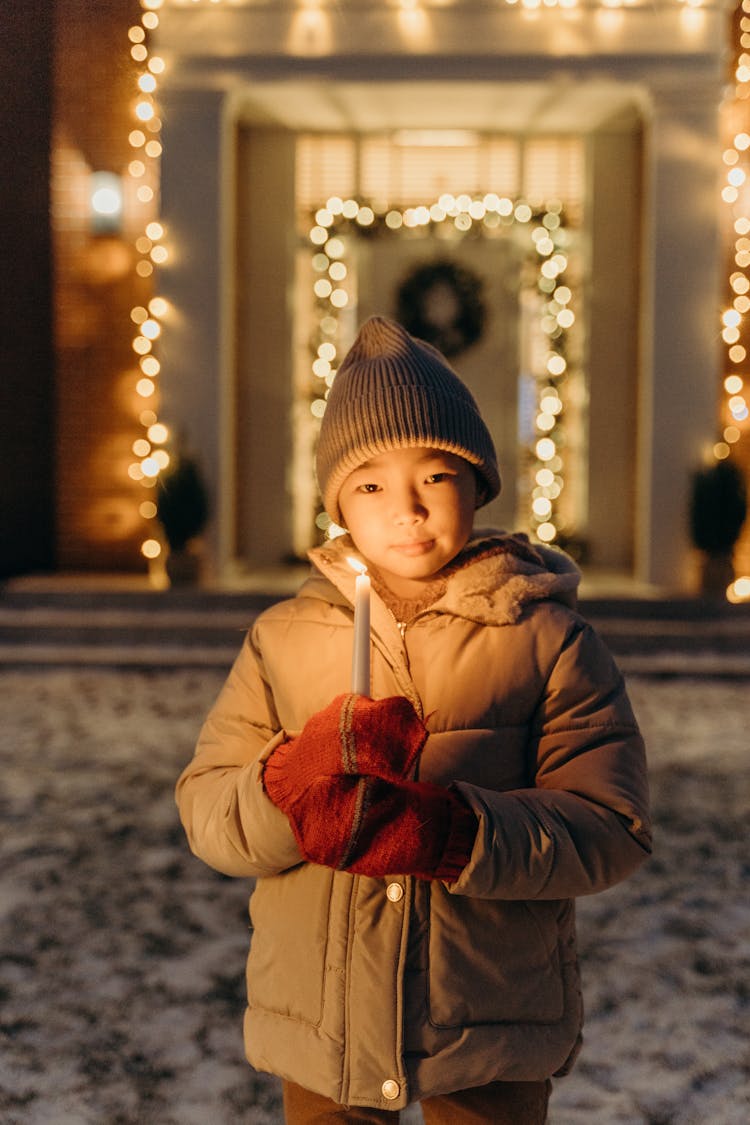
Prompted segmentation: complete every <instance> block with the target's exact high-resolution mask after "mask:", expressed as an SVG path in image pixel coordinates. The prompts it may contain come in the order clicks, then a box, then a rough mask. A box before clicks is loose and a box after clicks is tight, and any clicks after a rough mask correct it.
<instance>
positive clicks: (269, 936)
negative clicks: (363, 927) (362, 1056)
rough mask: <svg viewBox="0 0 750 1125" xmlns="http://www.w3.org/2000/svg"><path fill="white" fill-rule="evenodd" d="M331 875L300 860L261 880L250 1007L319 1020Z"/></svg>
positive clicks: (250, 963)
mask: <svg viewBox="0 0 750 1125" xmlns="http://www.w3.org/2000/svg"><path fill="white" fill-rule="evenodd" d="M333 875H334V873H333V871H329V870H328V869H327V868H325V867H316V868H315V869H312V868H311V867H310V865H309V864H301V865H300V866H299V867H295V868H292V869H291V870H289V871H285V872H284V873H283V874H281V875H274V876H271V877H269V878H264V879H259V880H258V881H257V883H256V886H255V890H254V891H253V894H252V897H251V899H250V921H251V924H252V927H253V932H252V937H251V940H250V954H249V957H248V960H247V997H248V1004H249V1006H250V1007H251V1008H262V1009H263V1010H264V1011H267V1012H274V1013H276V1014H278V1015H282V1016H288V1017H289V1018H290V1019H296V1020H301V1021H303V1022H304V1023H309V1024H312V1025H313V1026H317V1025H318V1024H320V1022H321V1020H322V1016H323V987H324V977H325V971H324V970H325V964H326V945H327V937H328V921H329V912H330V905H331V886H332V882H333Z"/></svg>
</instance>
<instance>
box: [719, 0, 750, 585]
mask: <svg viewBox="0 0 750 1125" xmlns="http://www.w3.org/2000/svg"><path fill="white" fill-rule="evenodd" d="M748 46H750V0H742V4H741V7H740V8H739V9H738V11H737V12H736V14H735V18H734V22H733V42H732V44H731V48H732V50H733V51H734V53H735V57H736V66H735V72H734V76H735V85H734V90H733V91H732V94H731V97H730V98H729V99H728V100H727V104H726V107H725V108H726V121H727V126H726V129H725V133H726V135H725V136H724V138H723V143H724V149H723V152H722V157H721V159H722V164H723V165H724V168H725V173H724V186H723V188H722V191H721V197H722V200H723V201H724V203H725V204H726V205H727V206H728V207H729V208H730V214H731V228H730V229H731V230H732V231H733V233H734V235H735V239H734V247H733V249H734V260H733V262H732V264H731V266H730V272H729V278H728V293H729V294H730V300H731V305H730V306H729V307H728V308H726V309H724V311H723V312H722V314H721V338H722V340H723V342H724V344H725V345H726V348H727V353H726V354H727V361H728V363H729V364H731V365H732V366H735V367H736V366H739V365H742V364H744V363H745V361H746V359H747V349H746V346H745V343H744V342H743V337H744V338H745V340H746V339H747V334H748V325H747V323H746V320H745V318H746V316H747V314H748V312H750V299H749V298H748V294H749V293H750V277H748V270H750V238H749V237H748V236H749V235H750V194H749V193H748V173H750V131H748V130H747V129H745V128H738V124H739V122H740V120H742V121H743V123H744V122H747V121H748V119H749V118H750V112H749V109H748V107H749V106H750V54H748V53H747V50H746V48H747V47H748ZM745 378H746V376H745V373H744V372H743V373H740V372H736V371H732V372H730V373H728V374H725V375H724V384H723V385H724V392H725V395H726V397H725V399H724V401H723V403H722V406H721V415H722V422H721V425H722V431H721V437H720V438H719V440H718V441H716V443H715V444H714V447H713V455H714V457H715V458H716V460H717V461H723V460H726V459H727V458H728V457H729V456H731V455H732V453H733V451H734V450H736V449H738V446H739V443H740V442H741V441H742V439H743V438H744V437H745V436H746V435H747V433H748V430H750V422H749V421H748V419H749V417H750V410H749V409H748V398H747V397H746V394H745V393H743V392H745ZM727 598H728V600H729V601H730V602H742V601H748V600H750V577H748V576H746V575H745V576H741V577H739V578H737V579H736V580H735V581H734V582H733V583H732V584H731V585H730V586H729V589H728V590H727Z"/></svg>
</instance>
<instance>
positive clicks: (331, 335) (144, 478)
mask: <svg viewBox="0 0 750 1125" xmlns="http://www.w3.org/2000/svg"><path fill="white" fill-rule="evenodd" d="M472 2H473V0H472ZM164 3H165V0H140V6H141V9H142V15H141V18H140V21H139V23H138V24H136V25H134V26H133V27H131V28H129V30H128V50H129V54H130V57H131V59H132V60H133V62H134V63H135V64H136V65H137V68H138V69H137V75H136V80H135V90H134V97H133V104H132V123H131V126H130V132H129V138H128V139H129V143H130V146H131V147H132V149H133V150H134V151H133V159H132V160H131V162H130V165H129V168H128V173H129V176H130V178H131V180H132V183H133V187H134V189H135V190H134V192H133V195H134V197H135V199H136V200H137V201H138V203H139V204H140V205H141V206H142V207H143V208H144V210H147V211H149V212H151V211H152V210H153V209H154V207H155V205H156V203H157V188H156V185H157V184H158V161H159V158H160V156H161V151H162V150H161V143H160V140H159V133H160V129H161V121H160V118H159V110H158V102H157V97H158V83H159V79H160V77H161V76H162V75H163V74H164V72H165V61H164V59H163V58H161V56H158V55H155V54H153V53H152V52H151V49H150V44H149V33H151V32H153V31H154V30H155V29H156V28H157V27H158V26H159V12H160V10H161V9H162V8H163V6H164ZM242 3H243V0H171V4H172V5H173V6H175V7H182V8H185V9H187V8H198V7H209V6H210V7H214V8H220V7H222V6H224V7H226V6H227V5H235V6H236V5H240V6H241V5H242ZM461 3H462V0H455V6H456V7H457V8H460V6H461ZM499 3H500V4H504V5H505V6H507V7H509V8H513V7H516V8H520V9H523V10H526V11H530V12H533V11H534V10H538V9H540V8H542V7H544V9H552V8H557V9H559V10H560V11H561V15H562V16H565V14H566V12H567V11H568V10H573V11H572V13H571V14H572V16H574V17H575V15H576V12H575V10H576V9H578V8H579V6H580V0H499ZM647 5H650V0H598V6H600V7H601V8H603V9H605V10H607V9H625V8H639V7H646V6H647ZM333 6H336V2H335V0H314V2H313V0H297V3H291V4H290V7H292V8H296V9H297V10H299V11H306V10H308V9H311V8H313V7H315V8H320V9H321V10H322V9H324V8H327V7H333ZM677 6H678V7H682V8H684V9H686V11H687V10H688V9H690V10H692V9H696V8H700V7H701V6H702V3H701V0H678V4H677ZM394 7H395V8H396V13H397V14H398V10H399V9H400V12H401V13H402V14H406V15H410V14H414V13H427V12H429V11H430V10H431V9H435V10H438V9H442V8H444V7H445V0H400V3H399V4H398V5H396V6H394ZM743 9H744V10H745V11H750V0H744V2H743ZM403 26H404V27H406V26H407V25H406V24H404V25H403ZM421 26H422V25H420V27H421ZM736 82H737V88H738V95H737V96H738V98H749V97H750V56H747V55H745V54H744V53H743V54H741V55H740V57H739V58H738V62H737V71H736ZM740 87H742V91H741V92H740ZM748 149H750V130H748V132H742V133H738V134H737V136H736V137H735V138H734V145H733V146H731V148H730V146H727V152H730V153H731V152H733V153H736V154H737V159H735V157H734V155H730V156H729V158H728V159H727V160H726V166H727V175H726V183H725V186H724V189H723V191H724V193H726V194H725V195H724V198H725V200H726V202H727V203H728V204H730V205H732V206H733V205H734V204H735V203H737V201H738V200H742V198H743V197H744V193H745V191H746V188H747V183H746V179H747V172H746V169H745V168H743V167H742V166H741V159H740V158H741V155H742V154H744V153H745V152H747V151H748ZM449 200H450V201H449ZM322 211H327V212H328V214H322V213H321V212H318V215H317V216H316V222H315V225H314V227H313V229H312V230H311V232H310V242H311V244H312V250H313V256H312V265H313V271H314V273H315V274H316V275H317V276H316V280H315V285H316V286H317V288H316V289H315V299H316V301H317V302H318V303H319V310H318V311H319V316H318V332H319V335H320V345H321V346H322V345H330V348H332V349H333V351H332V353H331V352H330V348H326V350H325V352H324V353H320V347H319V348H318V349H317V351H316V354H315V356H314V357H313V361H312V364H311V370H312V372H313V378H314V379H315V380H317V383H318V386H320V385H321V384H322V385H323V387H324V388H325V389H324V390H323V391H322V392H321V393H320V394H316V396H315V397H314V399H313V401H312V403H311V411H312V413H313V415H314V416H317V417H321V416H322V413H323V412H324V410H325V394H326V393H327V389H328V387H330V384H331V382H332V380H333V378H334V377H335V371H336V362H337V360H338V358H339V355H338V351H337V349H336V341H337V339H338V335H339V323H340V320H341V318H342V316H344V315H345V314H346V312H347V310H348V309H349V307H350V306H351V304H352V297H351V293H352V286H353V279H352V277H351V275H350V271H349V270H348V265H347V260H346V257H347V254H346V250H347V247H346V244H345V242H344V241H343V240H342V248H341V250H340V251H339V252H338V253H336V252H334V251H335V249H336V248H335V246H330V245H329V242H331V241H332V240H331V239H329V235H328V231H329V230H330V228H331V227H332V226H333V225H342V224H346V223H348V224H351V228H352V231H353V232H354V231H360V232H361V231H363V230H369V229H372V228H378V229H379V230H380V229H382V230H384V231H390V232H396V231H399V230H401V229H402V228H406V229H407V230H409V231H427V230H429V229H430V227H431V226H432V225H434V224H436V223H451V224H452V226H453V228H454V231H455V232H456V234H457V235H458V236H464V235H467V234H469V233H471V232H476V231H477V229H478V228H479V229H480V230H481V232H482V233H484V234H487V235H490V234H491V233H492V232H497V231H498V230H502V228H503V226H504V225H505V224H515V225H518V226H525V225H527V224H531V223H532V222H535V223H536V222H538V223H540V224H541V227H542V228H543V229H542V230H541V231H537V230H536V228H535V229H534V236H533V238H532V247H531V249H532V251H533V253H534V254H535V255H536V256H537V258H538V266H539V270H538V278H537V282H536V286H535V289H534V293H535V301H536V304H537V306H538V307H537V311H538V314H539V315H538V317H536V322H535V335H536V339H537V343H538V348H537V350H538V351H539V353H540V354H541V355H543V356H544V357H545V358H544V360H543V363H542V366H541V369H540V370H539V371H536V370H535V371H534V372H533V375H534V380H535V385H536V389H537V410H536V414H535V423H534V427H535V436H534V439H533V440H532V442H531V443H530V446H529V452H528V456H529V461H530V469H529V474H528V475H529V496H530V513H529V520H530V527H531V530H532V531H533V532H534V533H535V535H536V537H537V538H538V539H540V540H542V541H543V542H551V541H553V540H555V539H556V538H558V537H559V533H560V530H561V524H560V520H559V518H558V506H557V504H556V502H557V500H558V498H559V496H560V494H561V492H562V490H563V487H564V477H563V459H562V456H561V450H562V449H563V448H564V441H565V398H564V383H565V380H566V378H567V377H568V374H569V370H568V368H569V364H568V361H567V358H566V346H565V345H566V340H567V337H568V333H569V332H570V331H571V330H573V329H574V326H575V311H574V309H573V308H572V307H571V305H572V304H573V298H572V293H571V289H570V287H569V286H568V285H566V284H565V283H564V282H565V276H566V271H567V269H568V259H567V253H566V252H565V246H562V247H560V245H559V241H560V236H561V235H562V236H563V239H562V240H563V242H564V241H565V238H564V236H565V224H564V220H563V215H562V209H561V208H558V209H556V210H551V211H547V212H543V213H540V214H537V213H536V212H535V210H534V208H532V207H531V206H530V204H529V203H528V202H527V201H524V200H518V201H512V200H509V199H500V198H498V197H497V196H493V195H492V194H490V195H488V196H485V197H483V198H482V199H471V198H469V197H468V196H459V197H458V198H457V199H453V197H447V196H443V197H441V199H440V200H438V201H435V202H433V203H432V204H431V205H425V206H424V207H421V208H408V209H406V210H400V209H398V208H389V209H388V210H387V211H385V213H381V212H380V211H379V210H378V209H377V208H376V207H375V206H370V205H369V204H367V203H359V202H358V201H355V200H338V201H329V202H328V204H327V205H326V208H324V209H322ZM738 222H739V223H740V225H736V233H737V244H736V247H735V255H736V257H735V273H741V274H742V275H743V277H744V271H745V270H746V269H747V268H748V267H750V238H748V237H746V236H747V235H748V234H750V218H748V217H747V216H745V215H742V216H740V219H739V220H738ZM313 231H315V232H316V233H315V236H313ZM333 241H335V240H333ZM136 251H137V255H138V257H137V261H136V265H135V272H136V275H137V276H138V277H139V278H141V279H143V280H148V279H153V277H154V275H155V271H156V269H157V268H158V266H160V265H162V264H164V263H165V262H166V261H167V260H168V258H169V248H168V245H167V244H166V232H165V231H164V229H163V227H162V225H161V224H160V223H158V222H155V221H153V220H151V221H149V222H148V223H147V224H146V226H145V229H144V233H143V235H142V236H140V237H139V238H138V239H137V240H136ZM748 291H750V286H748V289H746V290H742V289H737V288H735V289H734V293H735V294H736V297H735V298H734V302H733V304H732V309H731V310H727V311H732V312H733V313H736V314H737V316H738V317H739V319H737V320H735V319H734V318H732V320H731V321H730V322H726V321H725V323H724V325H723V332H725V333H727V334H728V335H727V336H725V337H724V340H725V343H726V344H727V346H728V348H729V349H730V351H729V352H728V358H729V360H730V362H732V363H741V362H743V361H744V359H745V349H744V348H743V346H742V344H741V343H740V339H741V335H742V327H743V318H744V317H745V315H746V314H747V312H748V311H750V297H745V293H746V292H748ZM743 298H745V300H747V302H748V303H747V306H745V305H743V304H742V299H743ZM738 300H739V301H740V304H738V303H737V301H738ZM159 301H161V304H156V306H155V307H154V302H159ZM167 311H168V310H167V307H166V303H165V302H163V301H162V299H161V298H154V299H153V300H152V301H151V302H149V308H148V314H147V316H146V317H145V318H143V319H138V320H135V319H134V321H133V322H134V324H135V326H136V329H137V331H136V334H135V335H134V338H133V350H134V352H135V354H136V355H137V356H138V364H139V371H138V376H137V380H136V382H135V385H134V391H135V393H136V394H137V396H138V397H139V398H140V399H141V400H142V404H143V405H146V404H147V407H148V408H147V409H142V410H141V411H140V413H139V420H140V422H141V425H142V426H143V427H144V432H146V431H148V432H147V436H146V438H145V439H144V440H147V441H150V442H151V443H152V444H161V443H160V442H157V441H156V439H155V438H153V437H152V436H151V437H150V436H148V434H149V433H150V431H151V429H152V428H153V427H154V426H158V425H161V423H159V422H158V417H157V411H158V399H159V395H158V383H157V382H155V380H157V378H158V375H159V372H160V365H159V361H158V358H157V357H156V356H154V355H153V344H154V342H155V341H156V340H157V339H158V336H159V334H160V331H161V323H162V320H163V318H164V317H165V315H166V314H167ZM138 317H139V318H140V317H141V313H140V311H139V312H138ZM147 325H148V328H146V326H147ZM329 353H330V354H329ZM318 361H322V362H318ZM326 364H327V365H328V366H327V367H326ZM556 384H559V391H558V392H557V394H556V397H553V396H552V395H550V394H546V393H543V392H545V390H548V389H549V388H550V387H554V386H555V385H556ZM727 390H728V393H729V389H728V388H727ZM740 390H741V387H739V388H736V389H734V390H733V394H734V395H735V396H737V395H739V393H740ZM735 407H736V409H735V410H734V411H731V410H729V415H730V417H728V418H727V422H728V424H727V426H725V429H724V433H723V440H722V442H719V443H717V446H716V455H717V456H723V455H725V454H724V453H723V450H724V449H727V450H729V448H730V446H731V445H734V444H736V442H737V441H738V440H739V437H738V436H735V435H736V434H740V433H741V434H744V433H745V432H746V428H747V427H746V418H745V417H741V415H742V408H739V407H738V405H737V403H735ZM744 409H746V408H744ZM146 418H147V419H149V421H144V419H146ZM164 429H165V430H166V427H164ZM159 432H161V431H159ZM167 439H168V434H167V435H165V437H164V439H163V440H164V441H166V440H167ZM546 443H551V444H546ZM540 448H541V449H542V450H543V451H544V453H545V455H549V456H545V458H542V457H540V456H539V454H538V450H539V449H540ZM162 452H163V453H164V454H165V456H164V457H162V458H158V459H157V458H156V457H155V456H153V455H149V456H147V457H144V458H142V459H141V460H140V461H135V462H133V463H132V464H131V465H130V467H129V469H128V473H129V476H130V477H131V479H133V480H137V481H139V482H140V484H141V485H142V486H143V487H144V488H151V489H152V488H153V487H154V485H155V484H156V481H157V479H158V475H159V472H161V471H162V469H163V468H164V467H165V465H166V464H168V454H166V451H165V450H162ZM540 474H544V475H543V476H542V481H543V482H544V483H541V482H540V479H539V477H540ZM547 474H550V475H549V476H548V475H547ZM538 489H542V490H546V492H543V493H541V494H539V493H538V492H537V493H536V494H535V490H538ZM540 500H542V501H545V502H544V503H539V502H538V501H540ZM139 512H140V514H141V517H142V518H143V519H144V520H146V521H152V520H153V519H154V517H155V514H156V508H155V505H154V504H153V502H152V501H142V502H141V503H140V504H139ZM141 552H142V554H143V555H144V557H146V558H148V559H154V558H157V557H158V555H159V554H160V552H161V547H160V544H159V541H158V539H156V538H155V537H154V536H153V534H149V535H148V537H147V538H146V539H144V541H143V543H142V545H141ZM749 581H750V580H749Z"/></svg>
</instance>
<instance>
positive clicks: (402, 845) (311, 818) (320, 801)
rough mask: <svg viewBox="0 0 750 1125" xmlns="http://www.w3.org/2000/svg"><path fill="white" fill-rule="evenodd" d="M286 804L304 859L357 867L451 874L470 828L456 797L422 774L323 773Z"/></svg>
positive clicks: (359, 870) (472, 823) (424, 875)
mask: <svg viewBox="0 0 750 1125" xmlns="http://www.w3.org/2000/svg"><path fill="white" fill-rule="evenodd" d="M285 812H286V814H287V816H288V817H289V820H290V821H291V824H292V828H293V830H294V834H295V837H296V839H297V843H298V844H299V847H300V850H301V852H302V854H303V855H304V856H305V858H306V859H308V860H310V861H311V862H312V863H320V864H322V865H323V866H325V867H334V868H338V869H345V870H347V871H350V872H352V873H353V874H358V875H371V876H382V875H415V876H417V877H418V878H421V879H445V880H447V881H452V880H454V879H456V878H458V876H459V874H460V873H461V871H462V870H463V868H464V867H465V866H466V864H467V863H468V861H469V857H470V855H471V851H472V847H473V844H474V838H475V836H476V832H477V819H476V817H475V815H474V813H473V812H472V811H471V809H470V808H469V807H468V805H466V804H465V803H464V802H463V801H462V800H461V798H460V797H458V796H456V794H455V793H453V792H452V791H450V790H448V789H442V788H440V787H438V786H436V785H431V784H429V783H426V782H409V781H406V782H400V783H393V782H390V781H383V780H381V779H380V778H373V777H359V778H357V777H338V778H322V779H319V780H318V781H316V782H314V783H313V784H312V785H311V786H310V787H309V788H308V789H307V791H306V792H305V793H304V794H302V795H300V797H299V798H298V799H297V800H296V801H293V802H292V803H290V804H289V805H288V806H287V807H286V809H285Z"/></svg>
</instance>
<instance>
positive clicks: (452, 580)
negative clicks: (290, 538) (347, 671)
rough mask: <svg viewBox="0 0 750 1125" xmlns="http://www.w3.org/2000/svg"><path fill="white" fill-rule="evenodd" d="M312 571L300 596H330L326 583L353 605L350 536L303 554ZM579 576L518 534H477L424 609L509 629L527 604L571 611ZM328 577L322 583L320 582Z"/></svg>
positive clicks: (560, 557)
mask: <svg viewBox="0 0 750 1125" xmlns="http://www.w3.org/2000/svg"><path fill="white" fill-rule="evenodd" d="M308 556H309V558H310V561H311V562H312V564H313V566H314V567H315V568H316V569H315V571H314V572H313V574H312V575H311V577H310V578H308V579H307V581H306V582H305V583H304V585H303V586H302V588H301V590H300V591H299V593H300V596H302V597H314V598H322V599H324V600H325V601H329V602H330V601H337V600H338V599H336V598H332V596H331V587H330V585H329V583H331V584H333V586H334V587H335V588H336V590H337V591H338V593H339V595H341V598H342V599H343V601H344V602H347V603H353V601H354V581H355V577H356V574H355V571H354V569H353V568H352V567H351V566H350V565H349V563H348V562H347V561H346V560H347V556H353V557H355V558H356V557H358V552H357V549H356V547H355V546H354V543H353V541H352V539H351V538H350V536H349V535H342V536H340V537H339V538H337V539H334V540H332V541H331V542H329V543H326V544H325V545H324V546H322V547H316V548H314V549H313V550H311V551H309V552H308ZM580 578H581V573H580V571H579V569H578V567H577V566H576V564H575V563H574V562H573V560H572V559H571V558H570V557H569V556H568V555H566V554H564V553H563V552H562V551H559V550H557V549H555V548H552V547H544V546H539V545H536V544H534V545H532V544H531V543H530V542H529V540H528V538H527V537H526V536H525V535H523V534H514V535H510V534H508V533H506V532H503V531H495V530H491V529H490V530H477V531H475V532H474V534H473V536H472V538H471V539H470V540H469V542H468V543H467V545H466V547H465V548H464V549H463V551H462V552H461V554H460V555H459V556H458V557H457V558H456V559H455V560H454V562H453V563H452V564H451V566H450V567H448V568H447V570H446V572H445V579H446V583H445V589H444V590H443V591H442V593H441V594H440V595H439V597H438V598H437V599H436V600H435V602H434V603H433V604H432V605H431V606H430V607H429V611H432V610H439V611H441V612H445V613H450V614H453V615H454V616H456V617H463V618H466V619H467V620H469V621H476V622H477V623H479V624H481V625H512V624H513V623H514V622H515V621H517V620H518V618H519V617H520V615H521V613H522V611H523V608H524V606H526V605H528V604H529V603H530V602H536V601H542V600H545V599H552V600H554V601H558V602H562V603H563V604H564V605H567V606H569V607H570V608H572V609H574V608H575V606H576V599H577V589H578V584H579V582H580ZM325 579H327V581H325Z"/></svg>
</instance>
